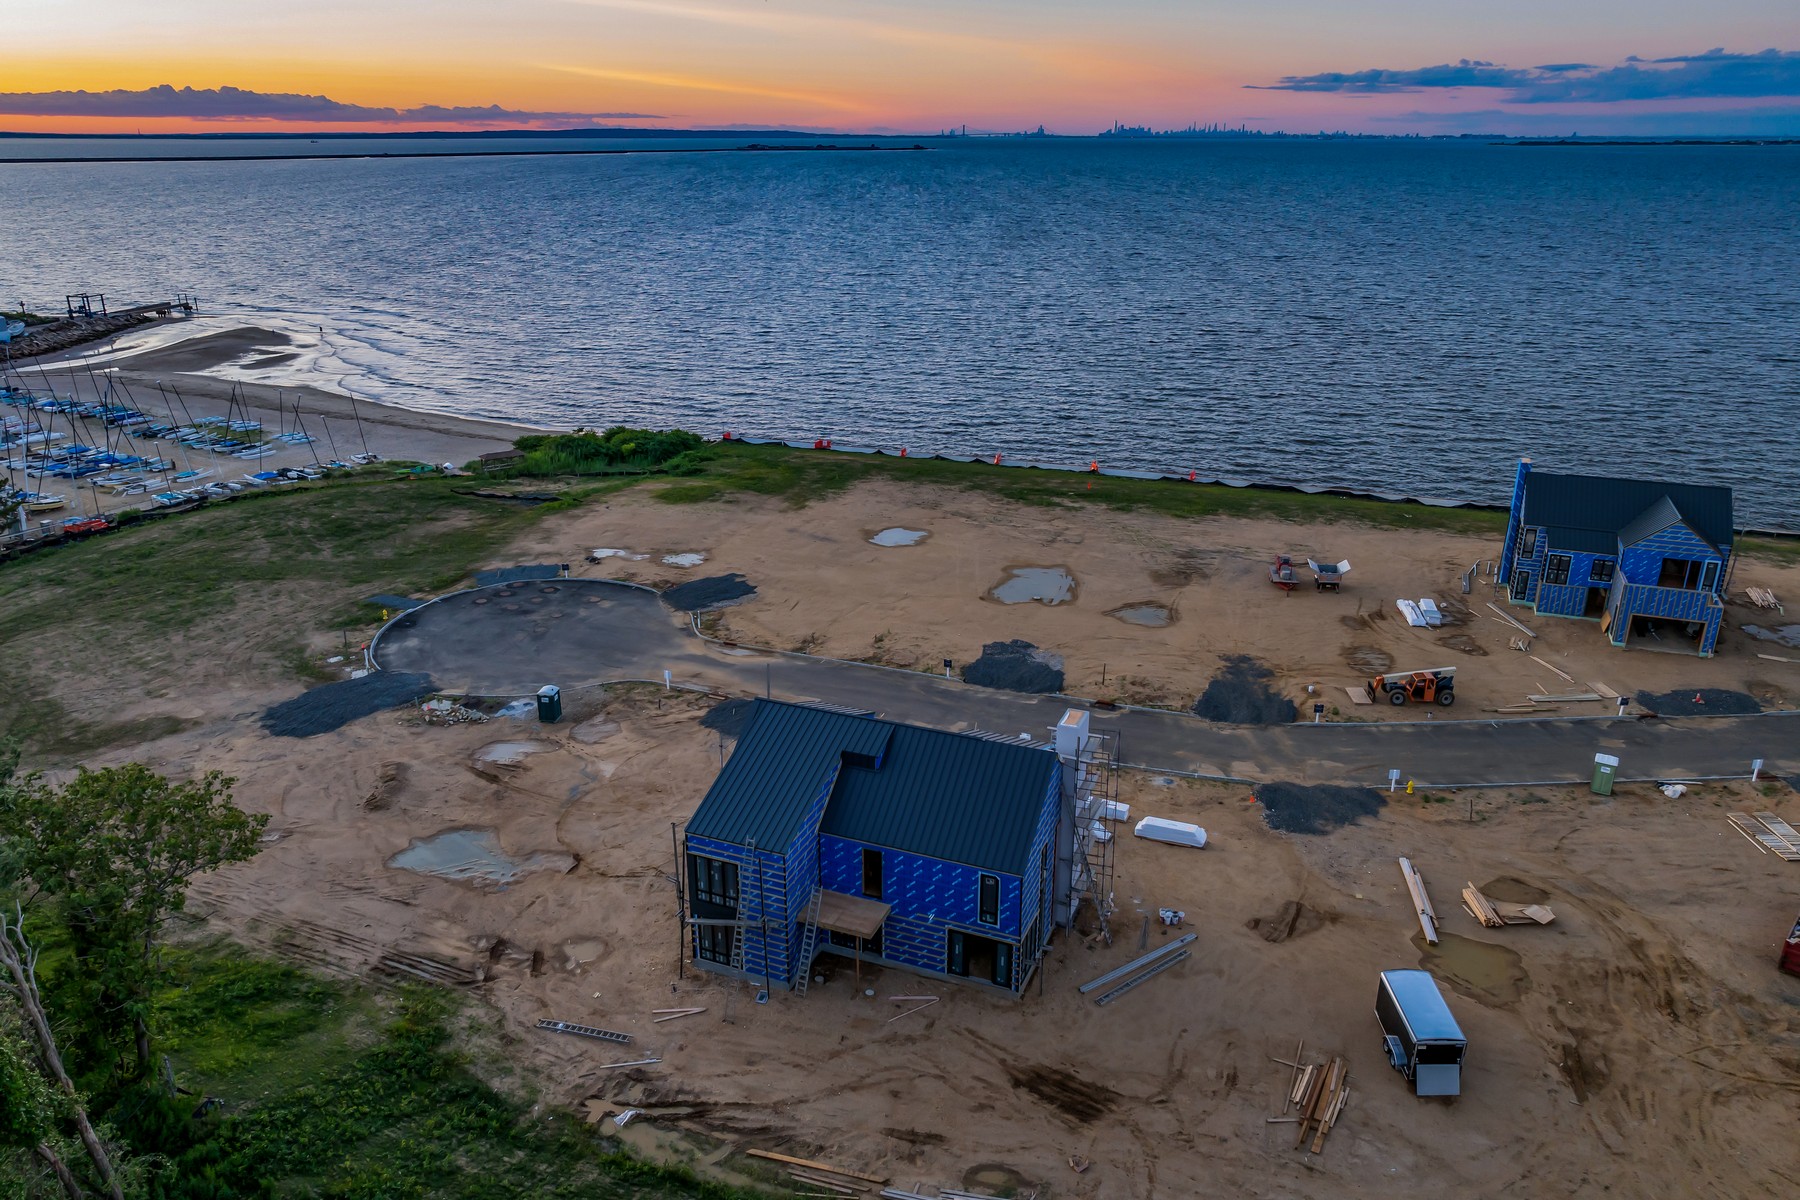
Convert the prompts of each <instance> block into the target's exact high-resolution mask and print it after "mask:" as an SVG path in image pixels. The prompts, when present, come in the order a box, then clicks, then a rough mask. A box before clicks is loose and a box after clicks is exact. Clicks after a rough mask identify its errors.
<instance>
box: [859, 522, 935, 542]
mask: <svg viewBox="0 0 1800 1200" xmlns="http://www.w3.org/2000/svg"><path fill="white" fill-rule="evenodd" d="M930 536H931V535H930V534H929V533H927V532H926V531H925V530H923V529H903V528H901V527H900V526H898V525H896V526H894V527H893V528H892V529H884V530H882V531H881V532H880V533H878V534H876V535H875V536H874V537H871V538H870V539H869V541H871V542H873V543H874V544H875V545H877V546H916V545H918V544H919V543H920V542H922V541H924V540H925V539H926V538H928V537H930Z"/></svg>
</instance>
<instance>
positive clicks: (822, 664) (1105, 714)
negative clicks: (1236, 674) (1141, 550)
mask: <svg viewBox="0 0 1800 1200" xmlns="http://www.w3.org/2000/svg"><path fill="white" fill-rule="evenodd" d="M374 654H375V660H376V664H377V665H378V666H380V667H382V668H384V669H387V670H399V671H423V672H426V673H428V674H430V675H431V676H432V677H433V678H434V679H435V680H437V682H438V683H439V684H440V685H441V686H443V687H445V688H446V689H452V690H464V689H466V690H468V691H471V692H475V693H478V694H487V695H524V694H527V693H530V692H535V691H536V690H537V689H538V688H539V687H540V686H542V685H544V684H546V683H554V684H560V685H562V686H565V687H574V686H577V685H583V684H595V683H611V682H618V681H621V680H630V679H647V680H657V681H660V680H661V679H662V677H663V672H664V671H665V670H666V671H668V672H670V673H671V675H672V676H673V678H674V679H675V680H676V681H677V682H681V683H689V684H701V685H704V686H707V687H711V688H715V689H717V690H719V691H723V692H727V693H731V694H735V695H758V696H760V695H765V694H767V695H771V696H774V697H776V698H777V699H785V700H812V701H824V702H827V703H831V704H842V705H847V706H850V707H855V708H867V709H873V710H875V711H876V712H879V713H880V714H881V715H882V716H884V717H888V718H891V719H893V720H898V721H908V722H911V723H914V724H918V725H929V726H935V727H938V728H942V729H988V730H994V731H998V732H1003V733H1015V732H1019V733H1029V734H1030V735H1031V736H1032V737H1034V738H1046V737H1047V735H1048V730H1049V728H1050V727H1051V726H1052V725H1053V724H1054V723H1055V722H1056V719H1057V718H1058V717H1059V716H1061V715H1062V712H1063V710H1064V709H1065V708H1067V707H1068V706H1069V703H1070V702H1069V701H1067V700H1064V699H1058V698H1054V697H1045V696H1021V695H1018V694H1016V693H1012V692H1002V691H995V690H993V689H990V688H979V687H973V686H971V685H968V684H965V683H962V682H960V681H956V680H946V679H942V678H938V677H936V676H931V675H921V674H919V673H917V672H914V671H895V670H888V669H885V668H881V667H872V666H868V665H866V664H863V663H850V662H841V661H838V660H835V659H819V658H807V657H804V656H799V655H787V654H768V653H761V652H753V651H746V650H741V649H734V648H730V647H721V646H715V645H712V644H710V643H708V642H706V641H704V640H702V639H700V638H698V637H696V636H695V635H694V634H693V633H692V632H691V631H690V629H689V628H688V623H687V617H686V616H685V614H680V613H675V612H672V611H670V609H669V608H668V607H667V606H666V605H664V604H663V603H662V601H661V600H660V599H658V598H657V596H656V595H655V594H654V593H652V592H649V591H646V590H644V589H642V588H634V587H629V586H627V585H623V584H616V583H609V582H606V581H604V580H592V579H557V580H548V581H537V580H534V581H530V582H525V583H512V584H499V585H495V586H493V587H486V588H478V589H475V590H474V591H469V592H460V593H457V594H455V595H452V596H447V597H445V598H443V599H441V600H437V601H434V602H432V603H430V604H427V605H426V606H424V607H423V608H418V609H415V610H413V611H412V612H410V613H406V614H403V615H402V616H400V617H397V618H395V620H394V621H392V622H391V623H390V624H389V625H388V626H387V628H386V629H385V630H383V632H382V634H381V635H380V637H379V639H378V641H377V643H376V647H375V652H374ZM1093 712H1094V723H1095V727H1096V728H1098V729H1102V730H1106V731H1108V732H1112V733H1116V734H1118V735H1119V740H1120V748H1121V752H1122V756H1123V758H1124V760H1125V761H1126V762H1128V763H1132V764H1135V765H1139V766H1144V767H1147V768H1150V769H1153V770H1159V771H1180V772H1191V773H1195V774H1201V775H1217V776H1232V777H1237V778H1243V779H1255V780H1263V779H1288V780H1295V781H1301V782H1316V783H1366V784H1373V785H1380V786H1385V784H1386V782H1387V773H1388V771H1389V770H1390V769H1394V770H1398V771H1400V772H1401V773H1402V777H1403V778H1408V779H1416V780H1418V782H1419V783H1420V784H1421V785H1425V786H1436V787H1448V786H1456V785H1473V784H1505V783H1576V782H1583V781H1585V780H1586V779H1587V778H1588V776H1589V774H1590V772H1591V770H1592V764H1593V759H1594V755H1595V754H1596V753H1597V752H1601V751H1604V752H1606V753H1609V754H1615V755H1618V756H1619V758H1620V760H1621V761H1620V767H1619V775H1620V778H1622V779H1669V778H1699V777H1705V776H1727V775H1744V774H1748V772H1749V770H1750V761H1751V760H1752V759H1754V758H1762V759H1764V760H1765V761H1766V766H1765V770H1767V771H1768V772H1770V773H1773V774H1781V775H1795V774H1800V716H1797V715H1795V714H1786V713H1779V714H1777V713H1770V714H1764V715H1762V716H1754V717H1692V718H1682V719H1660V718H1652V719H1644V720H1637V719H1628V720H1615V719H1600V720H1595V719H1588V720H1556V719H1545V720H1514V721H1438V720H1432V721H1424V722H1419V723H1416V724H1415V723H1409V724H1398V723H1393V722H1383V723H1377V722H1368V723H1342V724H1323V725H1275V726H1268V725H1264V726H1251V725H1219V724H1214V723H1213V722H1210V721H1202V720H1200V719H1199V718H1197V717H1192V716H1187V715H1184V714H1181V713H1169V712H1159V711H1154V710H1145V709H1127V710H1120V711H1104V710H1100V709H1093Z"/></svg>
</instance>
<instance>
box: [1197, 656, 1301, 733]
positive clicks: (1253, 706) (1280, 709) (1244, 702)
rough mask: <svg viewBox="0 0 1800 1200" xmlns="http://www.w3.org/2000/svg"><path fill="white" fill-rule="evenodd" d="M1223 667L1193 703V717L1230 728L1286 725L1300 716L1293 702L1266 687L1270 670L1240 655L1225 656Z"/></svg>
mask: <svg viewBox="0 0 1800 1200" xmlns="http://www.w3.org/2000/svg"><path fill="white" fill-rule="evenodd" d="M1224 664H1225V665H1224V667H1223V668H1222V669H1221V670H1220V671H1219V673H1218V674H1217V675H1215V676H1213V679H1212V682H1211V683H1209V684H1207V685H1206V690H1205V691H1204V692H1201V693H1200V698H1199V699H1198V700H1196V701H1194V713H1195V715H1196V716H1201V717H1205V718H1206V719H1207V720H1208V721H1228V722H1230V723H1231V724H1233V725H1286V724H1288V723H1290V722H1292V721H1293V719H1294V718H1295V717H1296V716H1298V715H1299V710H1298V709H1296V708H1295V707H1294V702H1293V701H1292V700H1289V699H1288V698H1287V697H1286V696H1283V695H1281V694H1280V693H1279V692H1276V691H1274V690H1273V689H1271V688H1270V687H1269V684H1268V681H1269V680H1270V679H1272V678H1274V676H1273V675H1272V674H1271V673H1270V671H1269V668H1267V667H1265V666H1263V665H1262V664H1261V663H1259V662H1257V661H1256V660H1255V659H1254V658H1250V657H1248V656H1246V655H1243V654H1228V655H1226V656H1225V659H1224Z"/></svg>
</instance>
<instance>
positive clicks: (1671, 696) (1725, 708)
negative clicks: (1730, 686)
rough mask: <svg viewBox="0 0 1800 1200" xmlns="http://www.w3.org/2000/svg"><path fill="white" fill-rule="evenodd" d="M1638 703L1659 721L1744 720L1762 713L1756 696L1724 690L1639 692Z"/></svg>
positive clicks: (1693, 689)
mask: <svg viewBox="0 0 1800 1200" xmlns="http://www.w3.org/2000/svg"><path fill="white" fill-rule="evenodd" d="M1637 702H1638V705H1639V707H1641V708H1647V709H1649V710H1650V711H1651V712H1653V713H1655V714H1656V715H1657V716H1659V717H1747V716H1750V715H1751V714H1753V713H1759V712H1761V711H1762V705H1760V704H1758V703H1757V702H1756V697H1755V696H1752V695H1750V694H1749V693H1747V692H1732V691H1727V690H1726V689H1724V688H1682V689H1681V690H1679V691H1674V692H1664V693H1662V694H1661V695H1660V696H1659V695H1657V694H1656V693H1655V692H1639V693H1638V694H1637Z"/></svg>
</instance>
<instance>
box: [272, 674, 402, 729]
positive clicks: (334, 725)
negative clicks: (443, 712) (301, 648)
mask: <svg viewBox="0 0 1800 1200" xmlns="http://www.w3.org/2000/svg"><path fill="white" fill-rule="evenodd" d="M436 690H437V685H436V684H434V683H432V682H431V676H429V675H416V674H411V673H408V672H403V671H372V672H370V673H369V674H367V675H364V676H363V677H362V678H361V679H346V680H344V681H343V682H342V683H328V684H325V685H324V686H323V687H316V688H314V689H312V690H311V691H310V692H302V693H300V694H299V695H298V696H295V697H294V698H293V699H292V700H283V701H282V702H281V703H280V704H277V705H275V706H274V707H273V708H271V709H269V710H268V711H266V712H264V713H263V715H262V727H263V728H264V729H265V730H267V731H268V732H269V733H272V734H274V735H275V736H276V737H293V738H303V737H312V736H314V735H315V734H320V733H330V732H331V731H332V730H334V729H339V728H342V727H343V726H345V725H348V724H349V723H350V722H352V721H354V720H356V719H357V718H358V717H366V716H368V715H370V714H371V713H378V712H381V711H382V710H383V709H389V708H398V707H399V706H400V705H402V704H412V703H414V702H416V701H419V700H423V699H424V698H425V697H427V696H429V695H431V693H432V692H434V691H436Z"/></svg>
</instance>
